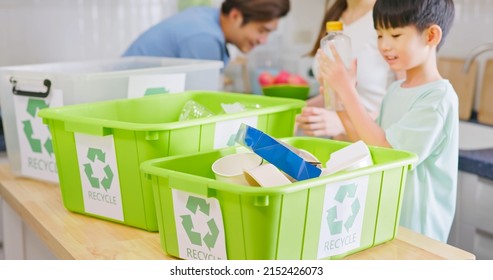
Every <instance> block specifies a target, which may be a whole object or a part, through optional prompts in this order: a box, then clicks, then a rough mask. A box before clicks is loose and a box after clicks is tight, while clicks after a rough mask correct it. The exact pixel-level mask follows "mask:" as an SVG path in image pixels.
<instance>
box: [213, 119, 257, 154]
mask: <svg viewBox="0 0 493 280" xmlns="http://www.w3.org/2000/svg"><path fill="white" fill-rule="evenodd" d="M242 123H244V124H247V125H249V126H251V127H254V128H257V123H258V117H257V116H253V117H248V118H242V119H235V120H228V121H223V122H218V123H216V129H215V132H214V149H219V148H225V147H231V146H235V145H236V142H235V138H236V133H238V129H239V128H240V126H241V124H242Z"/></svg>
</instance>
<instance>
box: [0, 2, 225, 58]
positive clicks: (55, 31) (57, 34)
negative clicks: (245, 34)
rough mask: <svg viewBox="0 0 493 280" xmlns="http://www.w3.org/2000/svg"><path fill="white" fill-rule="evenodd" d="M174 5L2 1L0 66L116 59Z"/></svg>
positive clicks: (178, 4)
mask: <svg viewBox="0 0 493 280" xmlns="http://www.w3.org/2000/svg"><path fill="white" fill-rule="evenodd" d="M178 1H179V0H1V1H0V26H1V27H2V29H1V30H2V31H1V33H2V34H1V35H2V40H0V66H5V65H19V64H31V63H44V62H59V61H71V60H72V61H73V60H86V59H99V58H112V57H118V56H120V55H121V53H122V52H123V51H124V50H125V49H126V47H127V46H128V45H129V44H130V43H131V42H132V40H133V39H135V38H136V37H137V36H138V35H139V34H140V33H141V32H142V31H144V30H145V29H147V28H148V27H150V26H151V25H153V24H155V23H157V22H158V21H160V20H161V19H163V18H165V17H168V16H170V15H172V14H174V13H176V12H177V11H178V9H179V8H181V6H183V4H184V3H185V2H187V3H188V2H190V3H193V2H194V1H191V0H189V1H183V0H182V1H181V2H178ZM195 2H197V1H195ZM198 2H210V3H211V4H213V5H219V2H221V1H220V0H208V1H198ZM7 27H8V28H7Z"/></svg>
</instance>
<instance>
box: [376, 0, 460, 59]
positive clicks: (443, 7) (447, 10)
mask: <svg viewBox="0 0 493 280" xmlns="http://www.w3.org/2000/svg"><path fill="white" fill-rule="evenodd" d="M454 15H455V9H454V2H453V1H452V0H377V1H376V2H375V6H374V7H373V26H374V27H375V29H377V27H378V28H398V27H405V26H415V27H416V29H417V30H418V31H419V32H422V31H423V30H425V29H426V28H428V27H430V26H431V25H433V24H436V25H438V26H440V28H441V29H442V40H441V41H440V43H439V44H438V46H437V50H438V49H440V47H441V46H442V45H443V42H444V39H445V37H446V36H447V34H448V32H449V30H450V27H451V26H452V22H453V21H454Z"/></svg>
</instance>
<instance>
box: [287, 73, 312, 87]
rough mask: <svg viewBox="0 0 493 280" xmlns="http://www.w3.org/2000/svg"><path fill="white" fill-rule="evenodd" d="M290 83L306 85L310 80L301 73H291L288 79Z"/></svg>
mask: <svg viewBox="0 0 493 280" xmlns="http://www.w3.org/2000/svg"><path fill="white" fill-rule="evenodd" d="M288 84H290V85H302V86H306V85H308V82H307V81H306V80H305V79H303V77H301V76H300V75H291V76H290V77H289V79H288Z"/></svg>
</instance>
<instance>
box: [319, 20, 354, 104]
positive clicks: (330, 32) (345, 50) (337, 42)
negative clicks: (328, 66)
mask: <svg viewBox="0 0 493 280" xmlns="http://www.w3.org/2000/svg"><path fill="white" fill-rule="evenodd" d="M326 29H327V35H326V36H325V37H323V38H322V39H321V40H320V48H321V49H322V50H323V51H324V53H325V54H326V55H327V56H328V57H329V58H330V59H334V58H333V56H332V51H331V49H330V43H332V44H334V46H335V48H336V50H337V52H338V53H339V56H340V57H341V59H342V61H343V62H344V65H345V66H346V68H349V65H350V63H351V59H352V54H351V38H349V36H347V35H345V34H344V33H343V32H342V30H343V28H342V22H340V21H328V22H327V23H326ZM324 100H325V107H326V108H327V109H329V110H336V111H340V110H343V108H344V107H343V104H342V103H341V102H340V101H339V98H338V96H337V94H336V93H335V92H334V90H333V89H332V88H331V87H330V85H329V84H327V83H326V82H325V81H324Z"/></svg>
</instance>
